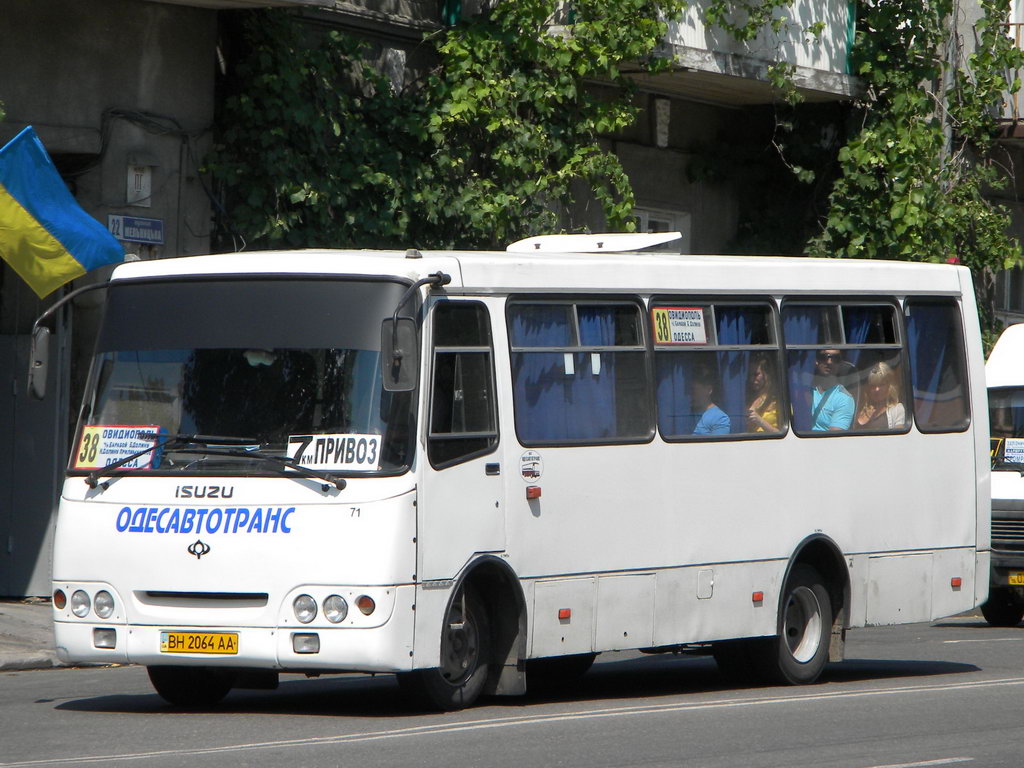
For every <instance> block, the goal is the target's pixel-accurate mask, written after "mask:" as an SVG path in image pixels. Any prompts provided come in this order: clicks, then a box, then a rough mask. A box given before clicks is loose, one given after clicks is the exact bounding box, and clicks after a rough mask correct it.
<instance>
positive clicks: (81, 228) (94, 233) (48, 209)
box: [0, 126, 124, 298]
mask: <svg viewBox="0 0 1024 768" xmlns="http://www.w3.org/2000/svg"><path fill="white" fill-rule="evenodd" d="M0 257H2V258H3V259H4V260H5V261H6V262H7V263H8V264H10V265H11V267H12V268H13V269H14V271H15V272H17V273H18V274H19V275H21V277H22V279H23V280H24V281H25V282H26V283H28V284H29V286H31V288H32V290H33V291H35V292H36V294H37V295H38V296H39V298H42V297H44V296H46V295H47V294H50V293H52V292H53V291H55V290H57V289H58V288H60V286H62V285H64V283H67V282H70V281H71V280H74V279H75V278H76V277H81V276H82V275H84V274H85V273H86V272H89V271H90V270H93V269H96V268H97V267H102V266H103V265H104V264H115V263H117V262H119V261H122V260H123V259H124V249H123V248H121V245H120V243H118V242H117V240H115V239H114V236H113V235H111V234H110V233H109V232H108V231H107V230H106V229H105V228H104V227H103V225H102V224H100V223H99V222H98V221H96V219H94V218H93V217H92V216H90V215H89V214H88V213H86V212H85V211H83V210H82V209H81V207H79V205H78V203H77V202H76V201H75V198H74V197H72V196H71V193H70V192H69V191H68V188H67V187H66V186H65V184H64V181H63V180H62V179H61V177H60V174H59V173H58V172H57V168H56V166H54V164H53V161H52V160H50V156H49V155H48V154H46V150H45V149H44V148H43V144H42V142H41V141H39V137H38V136H36V132H35V131H34V130H32V126H28V127H27V128H25V129H24V130H23V131H22V132H21V133H19V134H18V135H17V136H15V137H14V138H13V139H11V140H10V141H9V142H7V144H6V145H4V147H3V148H2V149H0Z"/></svg>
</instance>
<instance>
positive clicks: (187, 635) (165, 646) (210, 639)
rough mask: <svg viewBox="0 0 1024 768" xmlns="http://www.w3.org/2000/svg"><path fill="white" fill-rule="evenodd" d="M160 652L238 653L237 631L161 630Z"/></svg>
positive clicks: (229, 654) (230, 654)
mask: <svg viewBox="0 0 1024 768" xmlns="http://www.w3.org/2000/svg"><path fill="white" fill-rule="evenodd" d="M160 653H206V654H214V655H221V656H223V655H228V656H232V655H234V654H236V653H238V633H237V632H161V633H160Z"/></svg>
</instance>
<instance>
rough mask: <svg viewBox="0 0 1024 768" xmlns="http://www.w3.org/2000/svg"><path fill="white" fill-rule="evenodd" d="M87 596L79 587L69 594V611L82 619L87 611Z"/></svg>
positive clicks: (88, 602)
mask: <svg viewBox="0 0 1024 768" xmlns="http://www.w3.org/2000/svg"><path fill="white" fill-rule="evenodd" d="M89 605H90V601H89V596H88V595H87V594H85V592H83V591H82V590H80V589H76V590H75V591H74V592H73V593H72V595H71V612H72V613H73V614H75V616H77V617H78V618H80V619H84V618H85V617H86V615H88V613H89Z"/></svg>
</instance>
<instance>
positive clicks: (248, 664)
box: [54, 586, 415, 672]
mask: <svg viewBox="0 0 1024 768" xmlns="http://www.w3.org/2000/svg"><path fill="white" fill-rule="evenodd" d="M414 599H415V589H414V588H413V587H412V586H403V587H398V588H397V589H396V590H395V603H394V610H393V611H392V614H391V616H390V617H389V619H388V620H387V621H386V622H385V623H383V624H381V625H379V626H374V627H369V628H362V627H350V626H332V625H330V624H329V623H327V621H326V620H322V619H321V620H319V621H316V622H313V623H311V624H308V625H301V624H294V625H290V626H276V627H258V626H238V625H234V626H232V625H223V626H208V625H205V624H204V625H202V626H196V625H189V624H187V623H184V622H183V623H176V622H174V621H173V620H172V621H167V622H163V623H161V624H158V625H152V624H133V623H130V622H123V623H118V622H113V623H105V622H101V621H97V620H95V619H93V620H92V621H86V620H75V619H71V620H68V618H67V617H64V616H59V615H58V616H55V620H54V639H55V642H56V648H57V656H58V657H59V658H60V659H61V660H62V661H64V662H67V663H71V664H75V663H89V664H143V665H146V666H165V665H182V666H207V667H232V668H247V669H275V670H278V671H296V672H307V671H320V672H329V671H336V672H345V671H353V672H402V671H407V670H410V669H412V650H413V618H414V615H415V614H414V611H413V605H414Z"/></svg>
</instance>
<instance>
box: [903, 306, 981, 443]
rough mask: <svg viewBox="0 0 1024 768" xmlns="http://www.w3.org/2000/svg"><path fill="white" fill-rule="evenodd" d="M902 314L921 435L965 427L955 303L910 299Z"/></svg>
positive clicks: (961, 346) (964, 371) (962, 363)
mask: <svg viewBox="0 0 1024 768" xmlns="http://www.w3.org/2000/svg"><path fill="white" fill-rule="evenodd" d="M904 311H905V313H906V317H907V337H908V338H907V341H908V342H909V348H910V375H911V379H912V382H913V388H914V421H915V422H916V423H917V428H918V429H920V430H921V431H922V432H961V431H963V430H965V429H967V426H968V424H969V423H970V412H969V411H968V408H969V406H968V397H967V367H966V365H965V361H964V340H963V333H962V330H961V329H962V324H961V321H960V310H959V308H958V307H957V305H956V302H954V301H951V300H941V299H932V300H929V299H908V300H907V302H906V305H905V308H904Z"/></svg>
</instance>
